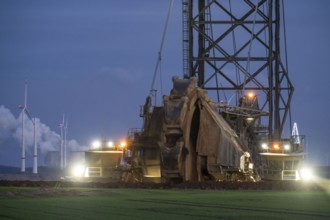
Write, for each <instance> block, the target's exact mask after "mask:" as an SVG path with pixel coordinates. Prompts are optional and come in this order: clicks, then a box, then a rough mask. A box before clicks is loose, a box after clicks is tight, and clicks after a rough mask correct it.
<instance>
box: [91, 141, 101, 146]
mask: <svg viewBox="0 0 330 220" xmlns="http://www.w3.org/2000/svg"><path fill="white" fill-rule="evenodd" d="M92 147H93V148H100V147H101V142H100V141H93V143H92Z"/></svg>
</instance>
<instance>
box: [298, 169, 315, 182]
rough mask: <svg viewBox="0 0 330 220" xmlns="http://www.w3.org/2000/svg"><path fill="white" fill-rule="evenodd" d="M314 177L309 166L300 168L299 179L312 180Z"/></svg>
mask: <svg viewBox="0 0 330 220" xmlns="http://www.w3.org/2000/svg"><path fill="white" fill-rule="evenodd" d="M313 178H314V175H313V171H312V169H311V168H309V167H303V168H301V169H300V179H302V180H312V179H313Z"/></svg>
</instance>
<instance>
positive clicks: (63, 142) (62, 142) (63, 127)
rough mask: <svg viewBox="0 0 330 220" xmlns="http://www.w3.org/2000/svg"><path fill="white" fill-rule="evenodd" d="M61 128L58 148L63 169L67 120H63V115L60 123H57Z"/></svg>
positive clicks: (64, 165)
mask: <svg viewBox="0 0 330 220" xmlns="http://www.w3.org/2000/svg"><path fill="white" fill-rule="evenodd" d="M59 127H60V129H61V148H60V156H61V169H62V170H63V169H64V168H65V167H66V147H67V140H66V133H67V129H68V120H65V117H64V115H63V119H62V123H61V124H60V125H59Z"/></svg>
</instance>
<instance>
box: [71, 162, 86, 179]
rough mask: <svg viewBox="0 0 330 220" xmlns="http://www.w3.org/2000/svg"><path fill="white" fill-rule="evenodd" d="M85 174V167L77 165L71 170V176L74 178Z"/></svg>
mask: <svg viewBox="0 0 330 220" xmlns="http://www.w3.org/2000/svg"><path fill="white" fill-rule="evenodd" d="M84 172H85V166H83V165H82V164H77V165H75V166H74V167H73V169H72V175H73V176H75V177H82V176H83V175H84Z"/></svg>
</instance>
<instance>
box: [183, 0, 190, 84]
mask: <svg viewBox="0 0 330 220" xmlns="http://www.w3.org/2000/svg"><path fill="white" fill-rule="evenodd" d="M190 4H191V2H190V0H182V39H183V44H182V49H183V51H182V55H183V77H184V78H189V77H190V75H191V74H190V48H189V47H190V39H189V38H190V22H189V18H190Z"/></svg>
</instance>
